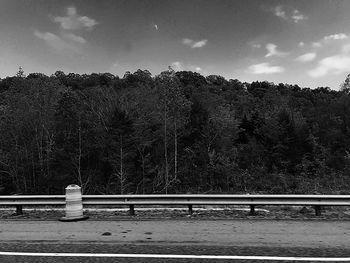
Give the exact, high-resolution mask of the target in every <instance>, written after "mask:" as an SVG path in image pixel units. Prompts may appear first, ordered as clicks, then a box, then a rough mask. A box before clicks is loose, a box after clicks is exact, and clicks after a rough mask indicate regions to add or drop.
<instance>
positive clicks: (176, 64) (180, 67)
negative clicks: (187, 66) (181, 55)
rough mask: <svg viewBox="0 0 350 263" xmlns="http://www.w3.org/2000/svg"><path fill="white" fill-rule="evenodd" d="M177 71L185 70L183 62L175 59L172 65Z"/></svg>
mask: <svg viewBox="0 0 350 263" xmlns="http://www.w3.org/2000/svg"><path fill="white" fill-rule="evenodd" d="M170 66H171V67H172V68H173V69H174V70H175V71H181V70H183V64H182V63H181V62H180V61H175V62H173V63H171V65H170Z"/></svg>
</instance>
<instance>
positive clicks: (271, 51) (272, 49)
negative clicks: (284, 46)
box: [265, 43, 288, 58]
mask: <svg viewBox="0 0 350 263" xmlns="http://www.w3.org/2000/svg"><path fill="white" fill-rule="evenodd" d="M266 49H267V51H268V53H267V54H266V55H265V58H268V57H272V56H277V57H285V56H287V55H288V53H287V52H282V51H279V50H278V49H277V45H275V44H272V43H269V44H267V45H266Z"/></svg>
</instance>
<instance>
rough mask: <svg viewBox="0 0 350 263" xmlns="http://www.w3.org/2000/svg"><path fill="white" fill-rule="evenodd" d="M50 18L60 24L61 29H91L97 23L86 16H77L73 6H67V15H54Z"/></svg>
mask: <svg viewBox="0 0 350 263" xmlns="http://www.w3.org/2000/svg"><path fill="white" fill-rule="evenodd" d="M52 20H53V21H54V22H56V23H59V24H60V27H61V29H63V30H80V29H85V30H91V29H93V28H94V26H95V25H97V24H98V23H97V21H96V20H94V19H92V18H90V17H87V16H79V15H78V14H77V10H76V8H75V7H68V8H67V16H54V17H52Z"/></svg>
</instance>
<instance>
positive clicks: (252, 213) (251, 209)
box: [249, 205, 255, 216]
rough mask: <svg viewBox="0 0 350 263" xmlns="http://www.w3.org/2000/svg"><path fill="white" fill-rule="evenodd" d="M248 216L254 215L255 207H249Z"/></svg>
mask: <svg viewBox="0 0 350 263" xmlns="http://www.w3.org/2000/svg"><path fill="white" fill-rule="evenodd" d="M249 215H252V216H253V215H255V205H250V212H249Z"/></svg>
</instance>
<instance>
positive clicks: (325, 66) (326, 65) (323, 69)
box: [308, 55, 350, 78]
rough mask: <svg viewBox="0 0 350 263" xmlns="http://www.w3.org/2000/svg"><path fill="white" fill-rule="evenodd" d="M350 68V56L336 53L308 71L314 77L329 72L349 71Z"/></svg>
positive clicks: (335, 73)
mask: <svg viewBox="0 0 350 263" xmlns="http://www.w3.org/2000/svg"><path fill="white" fill-rule="evenodd" d="M349 69H350V57H349V56H346V55H335V56H330V57H326V58H324V59H322V60H320V61H319V62H318V66H317V67H316V68H314V69H312V70H310V71H309V72H308V74H309V76H311V77H313V78H319V77H323V76H325V75H327V74H333V75H338V74H342V73H348V72H349Z"/></svg>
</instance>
